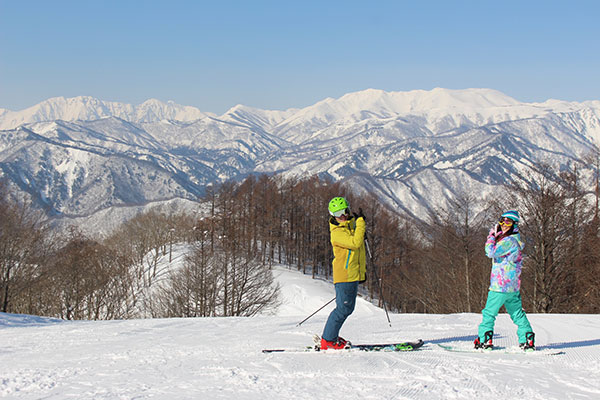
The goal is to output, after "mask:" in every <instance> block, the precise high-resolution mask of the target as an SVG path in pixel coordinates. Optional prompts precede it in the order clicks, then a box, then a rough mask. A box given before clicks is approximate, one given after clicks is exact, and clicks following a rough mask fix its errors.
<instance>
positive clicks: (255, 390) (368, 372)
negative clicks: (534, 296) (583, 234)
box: [0, 267, 600, 400]
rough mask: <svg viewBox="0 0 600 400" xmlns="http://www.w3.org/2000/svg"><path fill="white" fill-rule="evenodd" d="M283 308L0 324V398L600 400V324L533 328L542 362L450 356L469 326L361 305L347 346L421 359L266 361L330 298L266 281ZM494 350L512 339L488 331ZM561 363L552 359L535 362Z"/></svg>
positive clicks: (349, 326)
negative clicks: (414, 344) (233, 314)
mask: <svg viewBox="0 0 600 400" xmlns="http://www.w3.org/2000/svg"><path fill="white" fill-rule="evenodd" d="M275 274H276V276H277V279H278V281H279V282H280V284H281V286H282V296H281V300H282V302H283V304H282V305H281V307H280V308H279V309H278V310H277V311H276V312H275V314H274V315H262V316H258V317H254V318H188V319H147V320H127V321H75V322H70V321H69V322H68V321H61V320H56V319H49V318H40V317H33V316H26V315H14V314H3V313H0V397H3V398H10V399H260V400H265V399H309V400H319V399H503V400H505V399H544V400H547V399H561V400H564V399H600V316H599V315H558V314H554V315H542V314H533V315H532V314H530V315H529V318H530V321H531V323H532V325H533V327H534V330H535V332H536V339H537V344H538V348H539V349H540V351H539V352H536V353H532V354H523V353H516V354H514V353H510V352H509V353H506V352H504V351H498V352H492V353H468V352H464V353H462V352H461V353H456V352H449V351H446V350H443V349H441V348H440V347H439V346H437V344H438V343H439V344H453V345H455V346H458V347H463V348H465V349H466V348H469V347H470V346H471V342H472V340H473V338H474V333H475V332H476V329H477V324H478V323H479V321H480V318H481V317H480V315H479V314H452V315H422V314H391V315H390V317H391V322H392V326H391V327H390V326H389V325H388V323H387V320H386V317H385V313H384V312H383V311H382V310H381V309H378V308H377V307H375V306H373V305H371V304H370V303H368V302H367V301H365V300H363V299H359V302H358V304H357V307H356V311H355V312H354V314H353V315H352V316H350V318H349V319H348V320H347V322H346V324H345V325H344V327H343V328H342V332H341V335H342V336H344V337H345V338H346V339H349V340H351V341H353V342H355V343H366V342H388V341H398V340H413V339H419V338H422V339H424V340H425V342H426V344H425V345H424V346H423V348H422V349H421V350H419V351H414V352H399V353H393V352H388V353H376V352H371V353H365V352H359V351H356V352H347V351H342V352H340V351H327V352H320V353H316V352H312V353H273V354H263V353H262V352H261V350H262V349H263V348H294V347H298V348H300V347H303V346H305V345H310V344H312V336H313V335H314V334H315V333H318V334H320V333H321V331H322V329H323V326H324V324H325V320H326V318H327V316H328V314H329V311H330V310H331V309H332V308H333V303H332V304H331V305H330V306H328V307H327V308H325V309H324V310H322V311H321V312H319V313H318V314H317V315H315V316H314V317H312V318H311V319H309V320H308V321H307V322H305V323H304V324H302V325H301V326H300V327H298V326H297V324H298V322H300V321H302V320H303V319H304V318H305V317H306V316H308V315H309V314H311V313H312V312H314V311H315V310H316V309H318V308H319V307H320V306H321V305H323V304H325V303H326V302H327V301H329V300H331V299H332V298H333V297H334V291H333V285H332V284H331V283H328V282H324V281H319V280H312V279H310V277H309V276H303V275H302V274H301V273H299V272H297V271H295V270H289V269H286V268H284V267H277V268H276V269H275ZM495 332H496V335H495V337H494V341H495V344H496V345H497V346H499V347H503V348H506V349H508V350H509V351H513V350H514V347H515V346H516V345H517V340H516V334H515V333H516V328H515V326H514V325H513V324H512V322H511V321H510V319H509V317H508V316H507V315H506V314H501V315H500V316H499V317H498V320H497V324H496V330H495ZM551 351H552V352H555V351H562V352H563V353H562V354H559V355H548V354H545V353H548V352H551Z"/></svg>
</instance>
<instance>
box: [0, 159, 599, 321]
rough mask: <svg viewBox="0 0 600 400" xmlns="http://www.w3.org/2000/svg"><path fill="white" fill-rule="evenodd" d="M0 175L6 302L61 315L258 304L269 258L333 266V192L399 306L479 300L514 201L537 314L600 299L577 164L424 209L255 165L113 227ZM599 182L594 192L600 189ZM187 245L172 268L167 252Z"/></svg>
mask: <svg viewBox="0 0 600 400" xmlns="http://www.w3.org/2000/svg"><path fill="white" fill-rule="evenodd" d="M6 187H7V186H6V185H0V311H3V312H10V313H26V314H33V315H43V316H51V317H58V318H63V319H117V318H118V319H123V318H151V317H202V316H252V315H256V314H257V313H260V312H263V311H266V310H268V309H269V308H272V307H276V306H277V296H278V288H277V286H276V284H275V283H274V279H273V276H272V273H271V268H272V266H273V264H274V263H278V264H285V265H289V267H290V268H295V269H298V270H300V271H302V272H303V273H305V274H311V275H312V276H313V278H315V279H330V275H331V261H332V251H331V244H330V242H329V227H328V218H329V216H328V213H327V204H328V202H329V200H330V199H331V198H332V197H335V196H344V197H346V198H347V199H348V201H349V203H350V206H351V209H352V211H358V209H359V208H361V209H362V210H363V212H364V214H365V216H366V222H367V240H368V243H369V248H370V251H371V254H372V258H370V259H369V258H368V260H367V271H368V279H367V282H366V283H365V284H364V285H362V289H361V293H362V294H363V295H364V296H367V297H370V298H371V299H373V301H376V302H379V305H380V306H382V305H383V301H384V300H385V303H386V306H387V308H388V309H389V310H391V311H394V312H403V313H411V312H419V313H457V312H480V310H481V309H482V308H483V306H484V304H485V300H486V297H487V291H488V285H489V274H490V267H491V260H490V259H488V258H487V257H486V256H485V253H484V249H483V248H484V243H485V240H486V237H487V233H488V231H489V230H490V228H492V227H493V226H494V225H495V224H496V223H497V221H498V218H499V216H500V215H501V213H502V212H503V211H506V210H508V209H517V210H518V211H519V213H520V214H521V217H522V222H521V223H520V224H519V228H520V232H521V235H522V237H523V240H524V242H525V249H524V256H525V257H524V261H523V273H522V287H521V293H522V298H523V305H524V308H525V310H526V311H527V312H530V313H598V312H600V246H598V245H597V243H598V239H599V229H600V219H599V216H598V190H597V188H596V190H594V189H593V188H592V190H590V188H585V187H584V185H583V184H582V179H581V177H580V176H579V174H578V171H577V169H573V170H569V171H562V172H559V171H555V170H553V169H552V168H551V167H549V166H541V167H540V168H539V174H538V176H536V177H534V178H533V179H530V180H529V181H528V183H526V182H525V181H518V180H516V181H515V182H511V183H510V184H507V185H504V186H499V187H498V191H497V193H496V194H495V195H494V196H493V198H490V199H482V198H479V197H478V196H477V194H473V193H462V194H459V195H457V196H456V197H455V199H454V201H453V202H452V203H451V204H449V205H448V206H447V207H445V208H442V209H437V210H431V211H430V214H429V215H428V216H427V218H426V221H425V222H423V221H417V220H415V219H411V218H408V217H406V216H403V215H399V214H398V213H397V212H395V211H396V210H391V209H388V208H386V207H384V206H383V205H381V203H380V202H378V201H377V199H375V198H372V197H370V196H368V195H365V194H359V193H355V192H353V191H352V188H349V187H347V186H344V185H342V184H340V183H336V182H331V181H328V180H323V179H320V178H319V177H317V176H312V177H309V178H306V179H283V178H281V177H273V176H267V175H260V176H250V177H248V178H247V179H245V180H244V181H242V182H227V183H225V184H222V185H219V186H214V187H212V186H211V187H208V188H207V190H206V195H205V196H204V197H202V198H200V199H198V211H197V212H195V213H193V214H192V215H186V214H174V215H165V214H161V213H158V212H154V211H150V212H146V213H144V214H140V215H138V216H136V217H134V218H133V219H131V220H128V221H126V222H124V223H123V224H122V225H121V226H120V227H119V228H118V229H116V230H115V231H114V232H113V233H112V234H111V235H110V236H108V237H104V238H102V239H93V238H89V237H86V236H85V235H83V234H82V233H81V232H79V231H78V230H77V229H76V228H73V229H71V231H70V232H69V233H68V234H60V233H58V232H56V231H55V230H53V229H52V228H51V225H50V223H49V221H48V220H47V219H46V218H45V217H44V216H43V215H42V214H41V213H39V212H36V211H35V210H34V209H33V208H32V207H31V205H30V204H28V203H27V202H26V201H19V200H15V199H14V197H13V196H10V193H8V192H7V189H6ZM594 193H595V195H594ZM174 248H175V249H176V251H177V252H183V253H184V260H183V262H182V263H180V264H178V265H179V266H178V268H165V265H166V266H167V267H168V266H170V265H172V263H173V261H174V260H173V259H172V258H173V253H174V250H173V249H174Z"/></svg>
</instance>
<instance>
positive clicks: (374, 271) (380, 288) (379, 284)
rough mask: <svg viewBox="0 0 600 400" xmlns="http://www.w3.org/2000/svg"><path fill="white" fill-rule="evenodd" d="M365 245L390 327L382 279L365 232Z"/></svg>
mask: <svg viewBox="0 0 600 400" xmlns="http://www.w3.org/2000/svg"><path fill="white" fill-rule="evenodd" d="M365 247H366V248H367V253H369V258H370V259H371V267H373V273H374V274H375V280H376V281H377V285H378V286H379V297H381V301H382V303H383V309H384V310H385V316H386V317H387V320H388V324H390V328H391V327H392V322H391V321H390V315H389V314H388V310H387V306H386V305H385V299H384V298H383V288H382V287H381V281H380V280H379V277H378V276H377V267H376V266H375V262H374V261H373V255H372V254H371V248H370V247H369V241H368V240H367V233H366V232H365Z"/></svg>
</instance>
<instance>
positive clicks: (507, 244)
mask: <svg viewBox="0 0 600 400" xmlns="http://www.w3.org/2000/svg"><path fill="white" fill-rule="evenodd" d="M524 246H525V245H524V243H523V242H522V241H521V234H520V233H515V234H512V235H509V236H506V237H504V238H502V239H500V240H499V241H498V243H496V236H494V234H493V233H490V235H489V236H488V238H487V241H486V242H485V254H486V255H487V256H488V257H489V258H491V259H493V262H492V273H491V277H490V290H491V291H493V292H518V291H519V290H520V289H521V267H522V265H523V255H522V250H523V247H524Z"/></svg>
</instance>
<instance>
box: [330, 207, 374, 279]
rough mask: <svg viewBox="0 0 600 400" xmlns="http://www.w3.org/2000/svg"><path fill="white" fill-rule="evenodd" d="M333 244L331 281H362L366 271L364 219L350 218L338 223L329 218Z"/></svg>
mask: <svg viewBox="0 0 600 400" xmlns="http://www.w3.org/2000/svg"><path fill="white" fill-rule="evenodd" d="M329 232H330V233H331V245H332V246H333V283H338V282H356V281H364V280H365V279H366V278H365V277H366V273H367V255H366V252H365V220H364V219H363V218H358V219H355V218H354V217H352V218H350V219H349V220H348V221H344V222H341V223H338V221H337V220H336V219H335V218H333V217H331V218H330V219H329Z"/></svg>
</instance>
